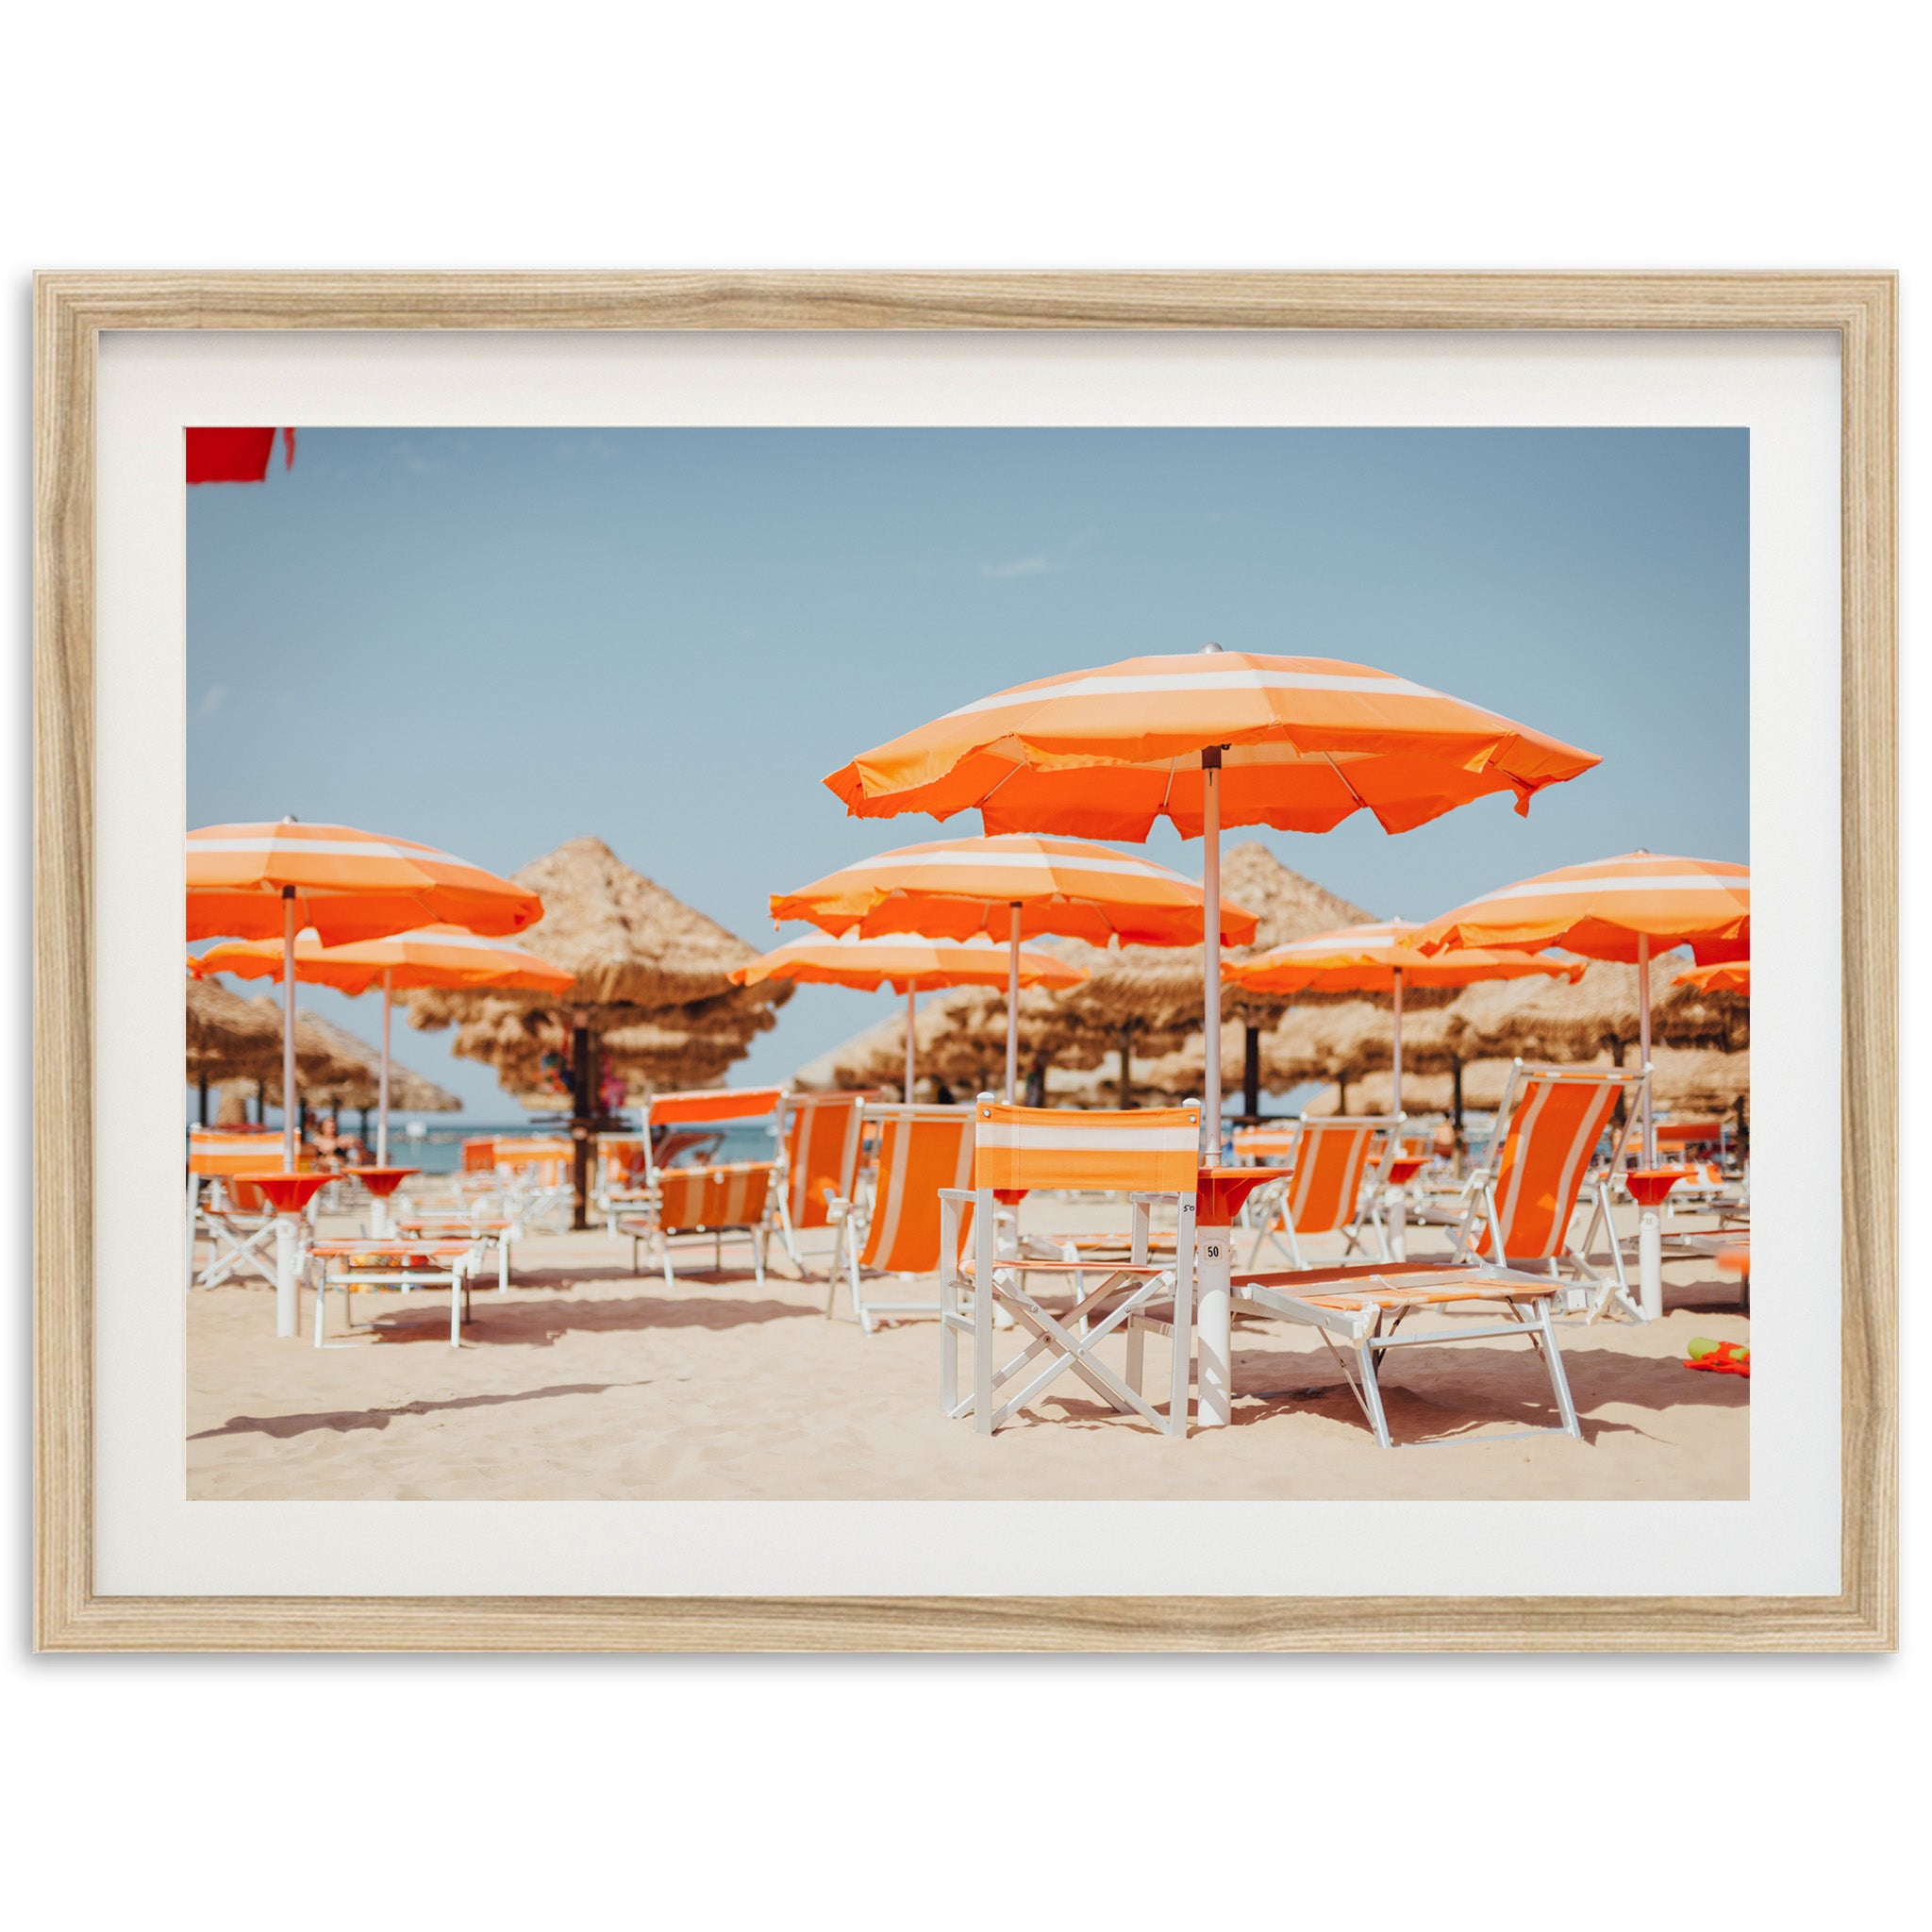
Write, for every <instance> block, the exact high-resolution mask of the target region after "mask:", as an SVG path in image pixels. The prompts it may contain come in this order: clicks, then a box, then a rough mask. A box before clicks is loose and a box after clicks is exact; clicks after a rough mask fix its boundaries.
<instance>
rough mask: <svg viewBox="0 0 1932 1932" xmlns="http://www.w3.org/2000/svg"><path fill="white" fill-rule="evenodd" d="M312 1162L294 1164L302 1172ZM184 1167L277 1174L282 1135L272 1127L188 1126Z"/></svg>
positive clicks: (199, 1170)
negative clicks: (262, 1129)
mask: <svg viewBox="0 0 1932 1932" xmlns="http://www.w3.org/2000/svg"><path fill="white" fill-rule="evenodd" d="M313 1165H314V1162H313V1160H312V1158H311V1159H310V1160H309V1162H308V1166H303V1165H302V1162H301V1157H298V1158H297V1166H298V1168H299V1169H300V1171H301V1172H302V1173H304V1174H306V1173H308V1169H309V1167H312V1166H313ZM188 1171H189V1173H190V1174H263V1173H267V1174H280V1173H281V1171H282V1136H281V1130H280V1129H279V1128H276V1129H275V1131H274V1132H270V1133H242V1132H237V1131H235V1130H234V1129H232V1128H226V1127H191V1128H190V1129H189V1133H188Z"/></svg>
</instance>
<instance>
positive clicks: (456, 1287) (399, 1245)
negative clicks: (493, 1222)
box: [306, 1240, 482, 1348]
mask: <svg viewBox="0 0 1932 1932" xmlns="http://www.w3.org/2000/svg"><path fill="white" fill-rule="evenodd" d="M439 1245H441V1243H439V1242H436V1241H428V1240H425V1241H420V1242H415V1243H411V1242H408V1241H392V1240H384V1241H370V1242H369V1243H368V1246H367V1252H369V1253H371V1254H379V1253H381V1252H382V1250H383V1249H385V1248H387V1249H389V1250H390V1251H391V1254H392V1255H393V1256H394V1257H396V1258H395V1260H394V1262H393V1264H392V1265H391V1264H385V1263H383V1262H379V1261H378V1262H375V1263H374V1264H373V1265H369V1266H363V1267H358V1266H356V1265H355V1264H354V1263H353V1262H352V1261H350V1260H347V1259H345V1258H344V1257H337V1256H329V1255H315V1256H311V1257H308V1260H307V1264H306V1265H307V1266H313V1265H314V1264H315V1263H320V1264H321V1274H320V1276H319V1278H318V1279H317V1280H316V1281H315V1283H314V1289H315V1345H316V1347H317V1348H347V1347H349V1346H350V1345H351V1344H350V1343H348V1342H346V1341H325V1339H324V1338H325V1334H326V1332H327V1309H328V1291H329V1290H330V1289H331V1288H334V1289H339V1290H341V1296H342V1323H343V1326H344V1327H345V1328H346V1329H348V1330H349V1331H350V1332H351V1333H353V1332H354V1330H355V1327H356V1321H355V1317H354V1315H353V1314H352V1313H351V1311H350V1303H349V1298H350V1296H351V1295H352V1294H353V1293H355V1292H356V1291H358V1290H361V1289H371V1288H400V1289H401V1290H402V1291H403V1292H404V1293H405V1294H408V1292H409V1291H411V1290H413V1289H418V1288H446V1289H448V1290H449V1345H450V1346H451V1347H452V1348H460V1347H461V1346H462V1345H463V1338H462V1324H464V1323H465V1322H467V1321H468V1320H469V1319H470V1283H471V1280H472V1279H473V1278H474V1277H475V1274H477V1272H478V1270H479V1267H480V1263H481V1260H482V1254H481V1248H480V1244H479V1243H476V1242H472V1243H470V1244H469V1245H468V1246H467V1247H465V1248H464V1249H462V1250H461V1251H460V1252H459V1253H458V1254H455V1255H452V1256H451V1257H450V1258H449V1265H448V1266H447V1267H444V1268H422V1267H411V1266H409V1265H408V1264H407V1262H406V1261H405V1259H404V1258H403V1257H407V1256H408V1255H411V1254H416V1253H420V1252H421V1251H422V1249H424V1248H427V1247H435V1246H439ZM331 1261H339V1262H340V1263H341V1265H340V1266H337V1267H330V1266H329V1263H330V1262H331Z"/></svg>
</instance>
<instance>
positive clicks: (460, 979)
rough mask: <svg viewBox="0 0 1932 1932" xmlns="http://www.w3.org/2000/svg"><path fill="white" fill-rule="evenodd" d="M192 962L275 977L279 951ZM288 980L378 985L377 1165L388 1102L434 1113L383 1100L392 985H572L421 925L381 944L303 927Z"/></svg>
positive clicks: (233, 949)
mask: <svg viewBox="0 0 1932 1932" xmlns="http://www.w3.org/2000/svg"><path fill="white" fill-rule="evenodd" d="M193 963H194V965H195V967H196V968H197V970H199V971H200V972H203V973H233V974H238V975H240V976H241V977H242V978H244V979H259V978H264V977H267V976H269V975H279V974H280V973H281V970H282V945H281V941H278V940H277V941H268V940H228V941H224V942H222V943H221V944H219V945H214V946H210V947H209V948H208V951H207V952H206V953H204V954H203V955H202V956H201V958H199V959H198V960H196V961H194V962H193ZM295 977H296V978H297V979H306V980H308V981H310V982H312V983H314V984H317V985H321V986H332V987H335V988H336V989H337V990H338V991H341V992H346V993H352V994H358V993H363V992H366V991H368V990H369V989H370V988H371V987H372V986H375V985H378V984H379V985H380V986H381V988H382V1054H381V1058H380V1060H379V1062H378V1065H377V1078H376V1089H375V1106H376V1126H375V1163H376V1165H377V1166H378V1167H384V1166H387V1165H388V1163H389V1113H390V1104H391V1098H395V1101H396V1105H398V1106H400V1107H404V1108H408V1109H409V1110H410V1111H411V1112H418V1113H420V1112H424V1111H430V1110H441V1109H439V1108H437V1104H436V1103H435V1102H433V1101H429V1100H410V1099H407V1098H402V1097H399V1096H392V1095H391V1091H390V1076H389V1069H390V1010H391V999H392V996H393V994H394V992H395V991H396V989H397V988H398V987H425V986H453V987H486V986H489V987H501V988H507V989H513V990H519V991H531V992H563V991H569V989H570V987H571V984H572V978H571V975H570V974H568V973H566V972H565V971H564V970H563V969H562V968H561V967H559V966H553V965H551V964H550V962H549V961H548V960H546V959H540V958H538V957H537V956H536V954H534V953H528V952H525V950H524V948H523V947H521V946H513V945H511V944H510V943H509V942H508V941H506V940H492V939H483V938H480V937H478V936H477V935H476V934H475V933H469V932H464V931H463V930H462V928H461V927H460V926H454V925H430V926H422V927H419V928H418V929H417V930H416V931H414V932H402V933H391V935H390V936H389V937H387V938H386V939H376V940H360V941H356V942H354V943H353V944H350V945H346V946H325V945H323V944H322V942H321V941H320V940H319V939H318V938H317V937H316V934H315V931H314V929H313V928H312V927H311V928H310V929H309V930H308V932H306V933H303V934H302V935H300V936H299V937H298V938H297V940H296V941H295ZM408 1077H409V1079H411V1080H413V1081H416V1082H417V1084H418V1085H419V1086H421V1087H423V1088H425V1089H427V1090H428V1091H430V1092H434V1093H441V1091H442V1090H441V1088H431V1087H429V1083H428V1082H426V1081H423V1080H421V1079H420V1078H419V1076H418V1075H416V1074H410V1075H409V1076H408ZM352 1104H354V1103H352ZM455 1104H456V1103H454V1102H453V1103H452V1105H455Z"/></svg>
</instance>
